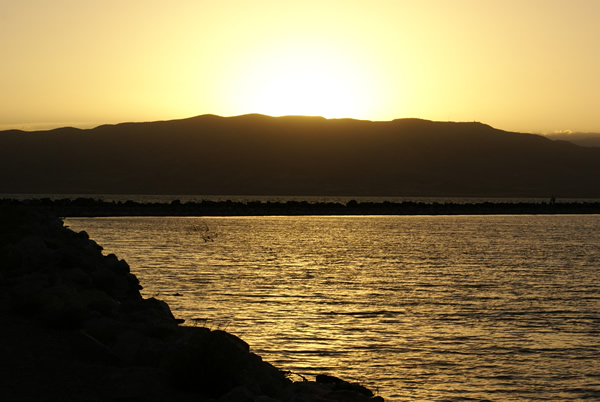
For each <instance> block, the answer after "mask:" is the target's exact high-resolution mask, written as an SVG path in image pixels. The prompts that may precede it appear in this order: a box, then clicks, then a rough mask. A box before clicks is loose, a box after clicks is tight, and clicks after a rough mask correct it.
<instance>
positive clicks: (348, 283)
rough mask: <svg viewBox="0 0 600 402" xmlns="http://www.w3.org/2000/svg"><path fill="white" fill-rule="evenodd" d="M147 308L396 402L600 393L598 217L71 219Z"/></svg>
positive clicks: (286, 365)
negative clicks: (110, 257) (134, 279)
mask: <svg viewBox="0 0 600 402" xmlns="http://www.w3.org/2000/svg"><path fill="white" fill-rule="evenodd" d="M65 224H66V225H67V226H69V227H70V228H71V229H73V230H75V231H81V230H85V231H86V232H88V233H89V235H90V237H91V238H92V239H94V240H96V242H98V244H100V245H101V246H103V247H104V253H105V254H109V253H115V254H117V256H119V258H123V259H125V260H126V261H127V262H128V263H129V264H130V266H131V269H132V272H134V273H135V274H136V275H137V276H138V278H139V279H140V281H141V283H142V285H143V286H144V289H143V290H142V294H143V295H144V296H145V297H151V296H156V297H157V298H159V299H161V300H164V301H166V302H167V303H168V304H169V305H170V306H171V309H172V310H173V313H174V314H175V316H176V317H178V318H184V319H185V320H186V325H199V326H206V327H209V328H212V329H224V330H226V331H228V332H230V333H233V334H236V335H238V336H240V337H241V338H242V339H244V340H245V341H246V342H248V343H249V344H250V347H251V350H252V351H254V352H256V353H257V354H259V355H261V356H262V357H263V358H264V360H266V361H269V362H271V363H272V364H274V365H275V366H276V367H278V368H280V369H282V370H289V371H291V372H292V373H294V374H293V377H292V378H294V379H296V380H298V379H299V378H300V376H304V377H307V378H309V379H312V378H311V377H312V376H314V375H316V374H320V373H327V374H331V375H335V376H339V377H341V378H344V379H346V380H350V381H357V382H360V383H361V384H363V385H365V386H367V387H369V388H371V389H372V390H373V391H375V392H376V393H377V394H379V395H381V396H383V397H384V398H386V400H389V401H401V400H465V399H475V400H482V399H489V400H523V399H526V400H536V399H537V400H569V399H572V400H580V399H585V398H589V399H599V398H600V216H599V215H568V216H566V215H551V216H550V215H549V216H542V215H509V216H477V215H475V216H385V217H384V216H352V217H348V216H335V217H333V216H319V217H316V216H300V217H297V216H296V217H285V216H281V217H210V218H204V217H119V218H68V219H66V220H65Z"/></svg>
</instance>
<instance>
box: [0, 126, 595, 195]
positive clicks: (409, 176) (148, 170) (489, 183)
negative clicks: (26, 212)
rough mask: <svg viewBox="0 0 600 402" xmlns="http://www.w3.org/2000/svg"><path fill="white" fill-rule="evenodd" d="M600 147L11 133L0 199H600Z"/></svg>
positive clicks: (421, 136) (486, 135) (484, 138)
mask: <svg viewBox="0 0 600 402" xmlns="http://www.w3.org/2000/svg"><path fill="white" fill-rule="evenodd" d="M598 172H600V149H597V148H585V147H580V146H576V145H573V144H571V143H568V142H562V141H552V140H549V139H547V138H543V137H541V136H538V135H530V134H519V133H511V132H505V131H500V130H496V129H494V128H492V127H490V126H487V125H484V124H481V123H442V122H432V121H426V120H418V119H400V120H394V121H388V122H371V121H361V120H351V119H329V120H328V119H324V118H320V117H298V116H289V117H277V118H275V117H268V116H263V115H245V116H238V117H227V118H225V117H219V116H214V115H203V116H198V117H193V118H190V119H183V120H173V121H159V122H150V123H123V124H117V125H105V126H100V127H97V128H94V129H90V130H79V129H74V128H61V129H56V130H50V131H38V132H23V131H17V130H11V131H3V132H0V186H1V187H0V193H38V194H41V193H78V194H82V193H83V194H86V193H87V194H213V195H217V194H221V195H349V196H361V195H371V196H513V197H517V196H527V197H534V196H539V197H550V195H552V194H554V195H556V196H557V197H569V196H570V197H599V196H600V180H598Z"/></svg>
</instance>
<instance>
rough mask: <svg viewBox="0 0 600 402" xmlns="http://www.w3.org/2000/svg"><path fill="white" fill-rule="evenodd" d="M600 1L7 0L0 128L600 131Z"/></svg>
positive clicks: (1, 41) (1, 28)
mask: <svg viewBox="0 0 600 402" xmlns="http://www.w3.org/2000/svg"><path fill="white" fill-rule="evenodd" d="M598 21H600V1H599V0H436V1H433V0H418V1H415V0H406V1H405V0H360V1H357V0H340V1H329V0H316V1H313V0H302V1H293V0H272V1H266V0H218V1H217V0H214V1H213V0H210V1H201V0H170V1H166V0H162V1H158V0H52V1H50V0H7V1H4V2H2V4H1V5H0V52H1V57H2V59H1V60H2V61H1V63H0V128H2V129H4V128H24V129H35V128H51V127H58V126H64V125H72V126H76V127H82V128H85V127H92V126H96V125H99V124H104V123H117V122H122V121H152V120H168V119H177V118H186V117H192V116H196V115H200V114H207V113H212V114H217V115H221V116H233V115H240V114H246V113H263V114H269V115H275V116H277V115H286V114H307V115H322V116H325V117H352V118H358V119H368V120H392V119H395V118H403V117H419V118H424V119H430V120H441V121H449V120H450V121H481V122H484V123H487V124H490V125H492V126H494V127H496V128H500V129H504V130H510V131H520V132H536V133H540V132H553V131H558V130H573V131H583V132H592V131H595V132H600V112H599V110H600V109H599V106H600V50H599V49H600V23H598Z"/></svg>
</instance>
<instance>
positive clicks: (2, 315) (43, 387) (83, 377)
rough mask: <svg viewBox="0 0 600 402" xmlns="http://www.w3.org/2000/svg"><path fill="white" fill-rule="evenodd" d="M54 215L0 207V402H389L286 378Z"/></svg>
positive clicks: (343, 385) (323, 379)
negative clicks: (146, 294)
mask: <svg viewBox="0 0 600 402" xmlns="http://www.w3.org/2000/svg"><path fill="white" fill-rule="evenodd" d="M56 216H57V215H56V211H55V210H53V211H48V209H44V208H33V207H31V206H29V207H28V206H24V205H11V204H7V203H3V205H0V221H1V222H2V230H1V232H0V299H1V300H0V301H1V303H0V323H1V328H2V331H1V333H2V338H1V339H2V342H1V345H2V346H1V348H2V349H1V350H2V356H3V358H2V359H1V363H0V375H2V378H3V386H2V387H0V399H2V400H11V401H26V400H46V401H49V400H61V401H68V400H87V401H105V400H114V401H171V400H180V401H188V400H189V401H191V400H194V401H265V402H266V401H297V402H300V401H307V402H310V401H375V400H377V401H382V400H383V398H382V397H380V396H374V394H373V392H371V391H370V390H368V389H367V388H365V387H363V386H361V385H360V384H357V383H352V382H348V381H344V380H342V379H339V378H336V377H332V376H328V375H320V376H317V377H316V378H315V379H314V380H313V381H308V380H306V379H304V378H301V376H298V375H293V374H291V373H285V372H282V371H280V370H278V369H277V368H275V367H274V366H272V365H271V364H269V363H267V362H265V361H263V360H262V359H261V357H260V356H258V355H256V354H254V353H252V352H251V351H250V348H249V345H248V344H247V343H246V342H244V341H243V340H241V339H240V338H238V337H236V336H234V335H232V334H229V333H227V332H225V331H221V330H210V329H208V328H203V327H196V326H186V325H183V323H182V320H178V319H177V318H175V317H174V316H173V314H172V312H171V310H170V308H169V306H168V305H167V304H166V303H164V302H163V301H161V300H158V299H155V298H148V299H144V298H143V297H142V296H141V294H140V289H141V285H140V283H139V281H138V279H137V278H136V276H135V274H133V273H132V272H131V270H130V267H129V265H128V264H127V263H126V262H125V261H124V260H120V259H119V258H118V257H117V256H115V255H114V254H110V255H103V254H102V247H101V246H99V245H98V244H96V243H95V242H94V241H93V240H91V239H90V238H89V236H88V235H87V234H86V233H85V232H80V233H75V232H73V231H71V230H70V229H68V228H66V227H64V225H63V222H62V220H60V219H59V218H57V217H56Z"/></svg>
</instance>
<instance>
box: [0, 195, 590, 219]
mask: <svg viewBox="0 0 600 402" xmlns="http://www.w3.org/2000/svg"><path fill="white" fill-rule="evenodd" d="M2 205H18V206H23V207H33V208H39V209H44V210H46V211H48V212H51V213H54V214H56V215H57V216H61V217H109V216H302V215H529V214H532V215H546V214H552V215H563V214H600V202H551V201H549V202H539V203H532V202H515V203H505V202H502V203H495V202H478V203H452V202H445V203H436V202H434V203H424V202H412V201H403V202H389V201H384V202H357V201H354V200H352V201H349V202H347V203H345V204H343V203H336V202H316V203H310V202H308V201H287V202H271V201H268V202H264V201H253V202H235V201H200V202H181V201H179V200H174V201H172V202H170V203H159V202H154V203H143V202H137V201H125V202H122V201H104V200H98V199H93V198H77V199H67V198H65V199H59V200H51V199H49V198H42V199H29V200H15V199H0V206H2Z"/></svg>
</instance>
